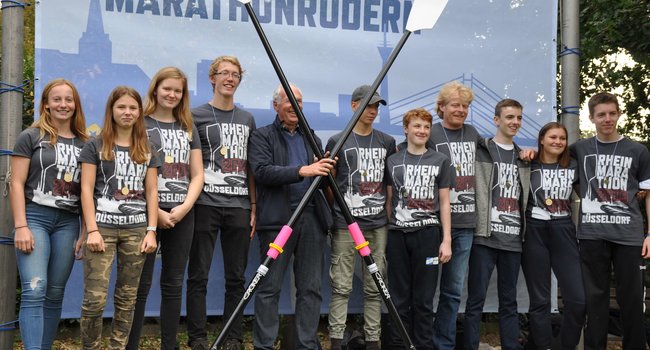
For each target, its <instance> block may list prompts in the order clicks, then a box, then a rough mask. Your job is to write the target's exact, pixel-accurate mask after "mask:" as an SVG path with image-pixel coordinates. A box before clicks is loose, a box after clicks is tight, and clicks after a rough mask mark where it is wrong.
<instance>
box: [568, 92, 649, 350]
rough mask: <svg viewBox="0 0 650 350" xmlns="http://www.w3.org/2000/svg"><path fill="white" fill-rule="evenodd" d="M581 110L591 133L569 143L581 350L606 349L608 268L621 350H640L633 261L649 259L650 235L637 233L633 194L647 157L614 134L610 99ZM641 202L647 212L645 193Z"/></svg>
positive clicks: (598, 98)
mask: <svg viewBox="0 0 650 350" xmlns="http://www.w3.org/2000/svg"><path fill="white" fill-rule="evenodd" d="M588 106H589V120H591V122H592V123H594V125H595V126H596V136H595V137H591V138H588V139H584V140H581V141H578V142H576V143H575V144H573V145H572V146H571V154H572V156H573V157H574V158H575V159H576V160H577V161H578V173H579V185H580V186H579V187H580V198H581V204H580V219H579V225H578V239H579V240H580V259H581V261H582V277H583V281H584V284H585V294H586V299H587V326H586V328H585V349H604V348H605V347H606V346H607V327H608V320H609V284H610V275H611V268H612V266H613V268H614V275H615V279H616V300H617V301H618V304H619V306H620V309H621V320H622V324H623V349H645V329H644V319H643V293H642V291H643V286H642V283H641V273H640V271H639V270H638V269H639V265H641V258H645V259H648V258H650V238H648V237H649V236H648V233H646V234H645V235H644V234H643V232H644V227H643V218H642V214H641V211H640V209H639V203H638V200H637V199H636V194H637V193H638V192H639V190H648V189H650V153H649V152H648V149H647V148H646V147H644V146H643V145H641V144H639V143H637V142H634V141H632V140H630V139H628V138H625V137H623V136H621V135H620V134H619V133H618V131H617V130H616V124H617V123H618V120H619V118H620V116H621V111H620V108H619V105H618V99H617V98H616V96H615V95H613V94H610V93H606V92H601V93H597V94H595V95H594V96H592V97H591V99H589V103H588ZM645 201H646V202H645V203H646V213H649V212H650V209H649V208H650V206H649V205H648V204H649V203H650V196H646V197H645ZM645 232H650V228H649V229H648V230H647V231H645ZM639 253H640V254H639Z"/></svg>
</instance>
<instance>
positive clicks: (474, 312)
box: [463, 244, 521, 350]
mask: <svg viewBox="0 0 650 350" xmlns="http://www.w3.org/2000/svg"><path fill="white" fill-rule="evenodd" d="M520 262H521V253H519V252H511V251H507V250H500V249H494V248H490V247H487V246H484V245H480V244H474V245H472V253H471V254H470V257H469V276H468V278H467V304H466V306H465V323H464V331H465V333H464V339H463V342H464V344H463V346H464V349H468V350H470V349H471V350H475V349H478V345H479V339H480V326H481V314H482V313H483V305H484V304H485V295H486V293H487V289H488V284H489V282H490V277H491V276H492V272H493V271H494V267H495V266H496V268H497V274H498V275H497V289H498V296H499V336H500V337H501V348H502V349H504V350H513V349H519V341H518V338H519V315H518V314H517V278H518V277H519V267H520V265H521V264H520Z"/></svg>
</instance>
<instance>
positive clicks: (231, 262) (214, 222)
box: [185, 204, 251, 344]
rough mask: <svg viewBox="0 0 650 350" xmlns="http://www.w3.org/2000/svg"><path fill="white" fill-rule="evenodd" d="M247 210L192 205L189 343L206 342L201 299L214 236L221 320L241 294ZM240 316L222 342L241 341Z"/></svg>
mask: <svg viewBox="0 0 650 350" xmlns="http://www.w3.org/2000/svg"><path fill="white" fill-rule="evenodd" d="M250 217H251V214H250V210H249V209H242V208H226V207H214V206H209V205H200V204H197V205H195V206H194V237H193V239H192V247H191V248H190V260H189V263H188V268H187V294H186V297H185V298H186V300H185V301H186V303H187V318H186V322H187V336H188V338H189V339H188V342H189V344H192V343H194V342H196V341H203V340H206V341H207V339H208V332H207V329H206V322H207V315H206V302H205V297H206V294H207V288H208V275H209V274H210V265H211V264H212V255H213V253H214V246H215V244H216V241H217V237H218V236H219V234H221V250H222V252H223V266H224V275H225V276H224V277H225V279H226V295H225V298H224V307H223V318H224V320H227V319H228V318H229V317H230V315H232V313H233V311H234V310H235V308H236V307H237V304H238V303H239V300H241V298H242V296H243V295H244V289H245V288H244V283H245V282H246V278H245V276H244V273H245V272H246V265H247V263H248V249H249V247H250V230H251V227H250ZM242 319H243V316H242V315H241V314H240V315H237V318H235V322H234V323H233V325H232V328H230V334H229V335H228V336H227V337H226V339H231V338H234V339H238V340H240V341H241V340H243V339H244V338H243V333H242Z"/></svg>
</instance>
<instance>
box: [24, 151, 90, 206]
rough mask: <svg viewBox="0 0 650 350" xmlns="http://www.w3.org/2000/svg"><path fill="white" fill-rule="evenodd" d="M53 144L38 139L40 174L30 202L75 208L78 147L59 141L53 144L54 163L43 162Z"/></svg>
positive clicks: (77, 194) (78, 188) (78, 190)
mask: <svg viewBox="0 0 650 350" xmlns="http://www.w3.org/2000/svg"><path fill="white" fill-rule="evenodd" d="M51 150H52V145H51V143H50V141H49V140H47V141H45V140H42V141H39V147H38V152H39V154H38V157H37V159H38V160H37V159H34V160H33V161H38V162H39V163H38V164H39V165H40V172H39V174H40V177H39V179H38V183H37V184H36V187H35V188H34V191H33V197H32V201H33V202H35V203H38V204H40V205H46V206H49V207H56V208H60V209H66V210H71V211H76V210H77V209H78V207H79V195H80V193H81V185H80V184H79V181H80V178H81V168H80V167H79V165H78V162H77V158H79V153H80V152H81V149H80V148H78V147H76V146H75V145H72V144H65V143H63V142H62V140H59V142H57V143H56V145H55V146H54V151H55V152H54V162H53V163H52V164H49V165H46V163H45V162H44V161H43V160H44V159H47V158H48V156H46V155H45V153H47V152H49V151H50V152H51Z"/></svg>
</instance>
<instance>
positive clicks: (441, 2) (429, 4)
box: [210, 0, 448, 350]
mask: <svg viewBox="0 0 650 350" xmlns="http://www.w3.org/2000/svg"><path fill="white" fill-rule="evenodd" d="M239 1H240V2H241V3H243V4H244V6H245V7H246V11H247V12H248V15H249V16H250V18H251V21H252V23H253V25H254V26H255V29H256V31H257V34H258V35H259V37H260V40H261V41H262V44H263V45H264V48H265V50H266V53H267V54H268V56H269V59H270V60H271V63H272V65H273V68H274V69H275V72H276V74H277V75H278V78H279V79H280V83H281V84H282V87H283V89H284V92H285V93H286V95H287V98H288V99H289V102H290V103H291V107H292V108H293V110H294V111H295V112H296V114H297V116H298V122H299V124H300V128H301V129H302V130H305V136H306V137H307V141H308V142H309V144H310V146H311V148H312V149H313V151H314V154H315V155H316V156H317V158H319V159H320V158H323V153H322V151H321V150H320V148H319V147H318V144H317V143H316V139H315V138H314V135H313V134H312V133H311V132H310V130H311V129H310V128H309V125H308V124H307V120H306V119H305V116H304V114H303V112H302V110H301V109H300V106H299V104H298V101H297V100H296V96H295V95H294V94H293V91H292V89H291V86H290V84H289V81H288V80H287V78H286V76H285V75H284V72H283V70H282V68H281V67H280V64H279V62H278V60H277V58H276V57H275V54H274V53H273V49H272V48H271V44H270V43H269V41H268V39H267V38H266V35H265V34H264V30H263V29H262V26H261V24H260V22H259V20H258V18H257V16H256V14H255V11H254V10H253V7H252V6H251V4H250V2H251V0H239ZM447 1H448V0H414V1H413V7H412V9H411V13H410V15H409V19H408V21H407V24H406V31H405V32H404V34H403V35H402V37H401V38H400V40H399V42H398V43H397V45H396V47H395V48H394V49H393V51H392V52H391V54H390V56H389V57H388V59H387V60H386V63H385V64H384V66H383V67H382V69H381V71H380V72H379V74H378V76H377V78H376V79H375V81H374V82H373V83H372V85H371V88H370V92H369V94H368V95H367V96H365V97H364V98H363V99H362V100H361V105H360V107H359V108H357V110H356V111H355V113H354V115H353V116H352V118H351V119H350V122H348V125H347V126H346V127H345V129H344V130H343V132H342V136H341V139H340V140H339V141H338V142H337V143H336V144H335V145H334V148H333V149H332V151H331V152H330V157H331V158H334V157H335V156H336V155H337V154H338V152H339V151H340V150H341V148H342V147H343V144H344V143H345V141H346V139H347V138H348V137H349V136H350V133H351V132H352V129H353V128H354V126H355V124H356V123H357V122H358V121H359V118H361V114H362V113H363V111H364V110H365V109H366V107H367V106H368V103H369V102H370V98H371V97H372V95H373V93H374V91H377V89H378V88H379V85H380V84H381V82H382V80H383V79H384V77H385V76H386V74H387V73H388V70H389V69H390V67H391V66H392V64H393V62H395V59H396V58H397V55H398V54H399V52H400V51H401V50H402V47H404V44H405V43H406V40H407V39H408V37H409V36H410V35H411V33H412V32H414V31H417V30H422V29H431V28H433V26H434V25H435V23H436V21H437V20H438V18H439V17H440V14H441V13H442V10H443V9H444V8H445V6H446V5H447ZM322 178H323V177H322V176H319V177H316V178H315V179H314V180H313V181H312V183H311V185H310V186H309V189H308V190H307V192H306V193H305V195H304V196H303V198H302V200H301V201H300V203H299V204H298V206H297V207H296V210H295V211H294V212H293V214H292V216H291V218H289V222H288V223H287V224H286V225H285V226H284V227H282V229H281V230H280V232H279V233H278V235H277V236H276V238H275V240H274V241H273V243H270V244H269V250H268V252H267V253H266V258H265V259H264V261H263V262H262V264H261V265H260V266H259V267H258V268H257V272H256V273H255V276H254V277H253V280H252V281H251V282H250V284H249V285H248V288H247V289H246V291H245V292H244V295H243V296H242V298H241V300H240V301H239V304H237V307H236V308H235V310H234V311H233V313H232V314H231V315H230V318H229V319H228V321H227V322H226V324H225V325H224V327H223V329H222V330H221V333H220V334H219V336H218V337H217V339H216V340H215V341H214V343H213V344H212V346H211V347H210V349H211V350H217V349H218V347H219V345H220V344H221V343H222V342H223V340H224V339H225V338H226V335H227V334H228V332H229V331H230V328H231V327H232V324H233V323H234V320H235V318H236V317H237V316H238V315H239V313H241V312H242V310H243V309H244V307H245V306H246V304H247V303H248V301H249V300H250V298H251V296H252V295H253V292H254V291H255V289H256V287H257V285H258V283H259V282H260V280H261V279H262V278H263V277H264V276H265V275H266V273H267V272H268V271H269V268H270V266H271V264H272V263H273V261H275V259H276V258H277V257H278V255H280V253H282V249H283V247H284V244H285V243H286V242H287V240H288V239H289V237H290V236H291V233H292V232H293V229H292V228H291V226H292V225H293V224H294V223H295V222H296V220H298V218H299V217H300V215H301V214H302V212H303V211H304V209H305V208H306V206H307V205H308V203H309V200H310V199H311V197H312V195H313V194H314V193H315V192H316V191H317V190H318V187H319V185H320V182H321V180H322ZM327 180H328V183H329V185H330V187H331V189H332V192H333V194H334V199H335V200H336V202H337V204H338V205H339V207H340V208H341V212H342V213H343V216H344V218H345V221H346V223H347V224H348V230H349V231H350V235H351V236H352V239H353V240H354V244H355V249H357V250H358V251H359V254H361V256H362V257H363V261H364V262H365V264H366V267H367V268H368V271H369V272H370V274H371V276H372V278H373V280H374V282H375V284H376V285H377V288H378V289H379V291H380V295H381V297H382V299H383V301H384V304H386V307H387V309H388V312H389V314H390V317H391V319H392V321H393V322H394V323H395V325H396V326H397V327H398V330H399V333H400V335H401V337H402V340H403V342H404V345H406V346H407V348H409V349H413V350H415V346H413V343H412V342H411V339H410V337H409V335H408V332H407V331H406V328H405V327H404V324H403V323H402V320H401V318H400V317H399V314H398V313H397V309H396V308H395V305H394V304H393V302H392V300H391V297H390V293H389V292H388V288H387V286H386V283H385V282H384V279H383V277H382V275H381V273H380V272H379V268H378V267H377V264H376V263H375V260H374V259H373V257H372V255H371V254H370V248H369V246H368V242H367V241H366V239H365V238H364V237H363V233H362V232H361V228H359V224H357V223H356V222H355V221H354V218H353V217H352V214H351V213H350V209H349V208H348V206H347V204H346V203H345V200H344V199H343V195H342V194H341V192H340V190H339V188H338V186H337V185H336V181H335V180H334V177H332V174H328V175H327Z"/></svg>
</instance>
